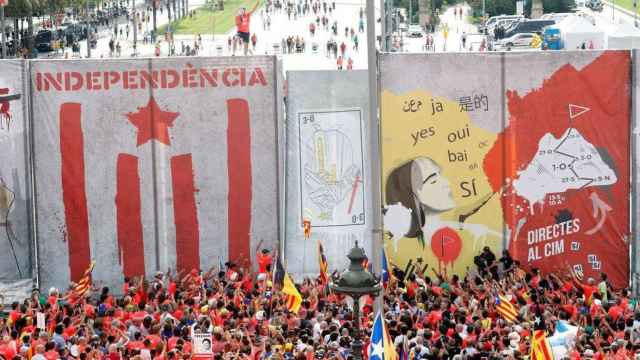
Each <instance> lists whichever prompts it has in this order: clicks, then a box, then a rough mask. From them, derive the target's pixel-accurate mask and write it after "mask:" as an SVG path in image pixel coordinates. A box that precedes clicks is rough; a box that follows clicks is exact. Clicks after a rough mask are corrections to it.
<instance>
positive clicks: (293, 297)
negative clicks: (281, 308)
mask: <svg viewBox="0 0 640 360" xmlns="http://www.w3.org/2000/svg"><path fill="white" fill-rule="evenodd" d="M282 292H283V293H284V294H285V295H286V304H287V310H289V311H291V312H292V313H295V314H297V313H298V310H300V304H302V295H300V292H298V289H296V286H295V285H294V284H293V281H292V280H291V278H290V277H289V274H284V286H283V288H282Z"/></svg>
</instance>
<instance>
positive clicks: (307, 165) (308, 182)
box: [298, 110, 366, 227]
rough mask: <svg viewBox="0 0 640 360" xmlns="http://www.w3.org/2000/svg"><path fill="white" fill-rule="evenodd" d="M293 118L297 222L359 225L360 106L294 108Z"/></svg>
mask: <svg viewBox="0 0 640 360" xmlns="http://www.w3.org/2000/svg"><path fill="white" fill-rule="evenodd" d="M298 121H299V146H300V164H301V166H300V179H301V181H300V194H301V197H300V201H301V209H302V214H301V222H303V221H304V220H305V219H307V220H309V221H310V223H311V227H329V226H345V225H364V223H365V221H366V215H365V210H364V201H365V199H364V186H363V182H364V176H363V169H364V164H363V140H362V137H363V134H362V114H361V111H360V110H343V111H318V112H300V113H298Z"/></svg>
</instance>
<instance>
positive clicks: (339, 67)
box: [336, 56, 342, 70]
mask: <svg viewBox="0 0 640 360" xmlns="http://www.w3.org/2000/svg"><path fill="white" fill-rule="evenodd" d="M336 63H337V65H338V70H342V56H338V60H337V61H336Z"/></svg>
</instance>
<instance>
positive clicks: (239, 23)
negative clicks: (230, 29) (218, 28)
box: [233, 0, 260, 56]
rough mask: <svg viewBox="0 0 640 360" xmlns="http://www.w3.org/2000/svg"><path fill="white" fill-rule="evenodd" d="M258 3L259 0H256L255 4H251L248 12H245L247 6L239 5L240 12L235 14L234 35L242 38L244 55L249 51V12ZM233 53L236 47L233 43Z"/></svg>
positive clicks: (253, 9) (254, 8) (255, 7)
mask: <svg viewBox="0 0 640 360" xmlns="http://www.w3.org/2000/svg"><path fill="white" fill-rule="evenodd" d="M258 4H260V0H258V1H256V3H255V5H253V8H252V9H251V11H249V12H247V8H245V7H241V8H240V12H239V13H238V15H237V16H236V27H237V34H236V36H237V37H238V38H240V39H241V40H242V43H243V46H244V55H245V56H246V55H247V54H248V53H249V37H250V36H251V34H250V33H251V30H250V26H249V22H250V21H251V14H253V12H254V11H256V9H257V8H258ZM235 53H236V48H235V43H234V47H233V54H234V55H235Z"/></svg>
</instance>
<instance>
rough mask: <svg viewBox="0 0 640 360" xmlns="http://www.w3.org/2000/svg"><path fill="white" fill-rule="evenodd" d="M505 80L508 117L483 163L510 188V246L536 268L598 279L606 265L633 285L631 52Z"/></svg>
mask: <svg viewBox="0 0 640 360" xmlns="http://www.w3.org/2000/svg"><path fill="white" fill-rule="evenodd" d="M518 60H524V58H521V59H518ZM514 63H515V62H514ZM520 63H521V64H522V62H520ZM527 64H529V60H527ZM506 65H507V69H513V68H518V67H519V66H522V67H523V69H524V65H517V64H515V65H510V63H509V62H507V64H506ZM527 66H530V65H527ZM508 89H509V83H508V82H507V106H508V111H509V116H510V117H509V122H508V126H507V127H506V128H505V129H504V131H503V132H501V133H500V134H499V136H498V139H497V140H496V142H495V143H494V145H493V148H492V150H491V151H490V152H489V154H487V156H486V157H485V160H484V168H485V173H486V174H487V176H488V177H489V180H490V182H491V184H492V187H493V188H494V190H495V191H497V190H498V189H500V188H503V197H502V207H503V211H504V217H505V223H506V224H507V226H508V229H509V231H510V238H509V239H508V240H509V249H510V251H511V253H512V254H513V255H514V257H515V258H516V259H517V260H519V261H520V262H521V263H522V264H524V265H526V266H527V267H529V268H539V269H541V270H543V271H560V272H566V271H568V268H569V267H571V268H572V269H573V270H574V271H576V272H577V273H583V274H584V277H585V279H587V278H589V277H592V278H594V279H595V280H597V281H599V277H600V273H605V274H607V275H608V277H609V279H610V281H611V283H612V284H613V285H614V286H615V287H618V288H619V287H624V286H626V285H627V284H628V281H629V256H628V248H629V243H628V241H629V238H628V233H629V153H630V152H629V131H630V129H629V118H630V90H629V89H630V56H629V53H628V52H605V53H603V54H602V55H600V56H599V57H597V58H596V59H595V60H593V61H592V62H591V63H589V64H587V65H586V66H584V67H581V68H578V67H576V66H574V65H572V64H569V63H568V64H566V65H563V66H561V67H560V68H558V69H557V70H555V71H554V72H553V73H552V74H551V75H550V76H549V77H547V78H546V79H544V81H543V82H542V83H541V86H540V87H539V88H536V89H534V90H532V91H530V92H528V93H520V92H518V91H515V90H508ZM498 166H500V168H498Z"/></svg>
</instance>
